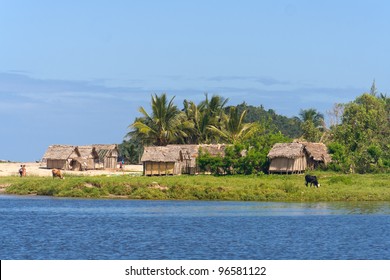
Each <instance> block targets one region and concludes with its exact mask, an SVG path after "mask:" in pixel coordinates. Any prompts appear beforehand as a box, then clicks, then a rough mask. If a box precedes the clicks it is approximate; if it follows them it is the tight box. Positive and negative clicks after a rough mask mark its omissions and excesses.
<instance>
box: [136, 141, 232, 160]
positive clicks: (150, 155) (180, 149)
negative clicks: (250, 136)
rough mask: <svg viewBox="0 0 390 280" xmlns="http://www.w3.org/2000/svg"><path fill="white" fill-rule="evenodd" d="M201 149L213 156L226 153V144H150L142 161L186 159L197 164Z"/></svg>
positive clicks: (145, 148)
mask: <svg viewBox="0 0 390 280" xmlns="http://www.w3.org/2000/svg"><path fill="white" fill-rule="evenodd" d="M199 149H202V151H204V152H207V153H209V154H210V155H212V156H217V155H220V156H224V155H225V145H220V144H218V145H217V144H215V145H214V144H210V145H205V144H202V145H167V146H149V147H144V153H143V155H142V158H141V161H142V162H146V161H153V162H176V161H179V160H181V161H182V160H186V161H191V162H192V165H195V161H196V158H197V157H198V156H199Z"/></svg>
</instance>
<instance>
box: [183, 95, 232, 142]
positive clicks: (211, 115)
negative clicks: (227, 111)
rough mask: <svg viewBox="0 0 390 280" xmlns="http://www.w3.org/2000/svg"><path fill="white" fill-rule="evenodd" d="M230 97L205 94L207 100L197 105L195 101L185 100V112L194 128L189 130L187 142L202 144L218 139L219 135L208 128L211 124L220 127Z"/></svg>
mask: <svg viewBox="0 0 390 280" xmlns="http://www.w3.org/2000/svg"><path fill="white" fill-rule="evenodd" d="M227 101H228V99H226V98H223V97H221V96H218V95H213V96H212V97H211V99H209V97H208V94H205V100H204V101H202V102H200V103H199V104H198V105H196V104H195V103H194V102H193V101H187V100H184V102H183V105H184V109H183V112H184V114H185V115H186V118H187V120H188V121H189V122H191V123H192V129H191V130H190V131H189V132H188V137H187V139H186V143H189V144H201V143H212V142H217V141H218V135H216V134H214V133H213V132H212V131H210V130H209V129H208V127H209V126H216V127H220V123H221V120H222V119H223V117H224V106H225V105H226V103H227Z"/></svg>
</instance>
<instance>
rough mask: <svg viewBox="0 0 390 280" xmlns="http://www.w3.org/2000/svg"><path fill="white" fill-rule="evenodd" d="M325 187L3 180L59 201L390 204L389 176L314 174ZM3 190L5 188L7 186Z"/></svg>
mask: <svg viewBox="0 0 390 280" xmlns="http://www.w3.org/2000/svg"><path fill="white" fill-rule="evenodd" d="M315 175H317V177H318V178H319V182H320V184H321V187H319V188H315V187H306V186H305V184H304V176H303V175H261V176H219V177H217V176H209V175H198V176H166V177H165V176H164V177H141V176H138V177H134V176H130V175H122V176H112V177H106V176H97V177H89V176H85V177H84V176H78V177H77V176H71V177H70V176H68V177H67V178H66V179H65V180H60V179H52V178H49V177H25V178H19V177H16V176H11V177H0V187H1V186H6V187H5V192H6V193H9V194H20V195H27V194H36V195H48V196H58V197H84V198H126V199H158V200H235V201H308V202H309V201H390V174H365V175H358V174H353V175H351V174H348V175H346V174H339V173H331V172H315ZM3 188H4V187H3Z"/></svg>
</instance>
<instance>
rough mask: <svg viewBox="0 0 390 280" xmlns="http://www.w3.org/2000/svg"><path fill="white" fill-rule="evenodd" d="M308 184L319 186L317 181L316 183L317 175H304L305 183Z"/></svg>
mask: <svg viewBox="0 0 390 280" xmlns="http://www.w3.org/2000/svg"><path fill="white" fill-rule="evenodd" d="M308 184H310V187H311V186H312V185H314V186H316V187H317V188H318V187H319V186H321V185H320V184H319V183H318V180H317V176H312V175H306V176H305V185H306V187H307V185H308Z"/></svg>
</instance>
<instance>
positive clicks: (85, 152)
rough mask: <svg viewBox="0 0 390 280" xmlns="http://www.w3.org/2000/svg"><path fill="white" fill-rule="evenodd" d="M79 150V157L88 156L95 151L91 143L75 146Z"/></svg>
mask: <svg viewBox="0 0 390 280" xmlns="http://www.w3.org/2000/svg"><path fill="white" fill-rule="evenodd" d="M77 148H78V150H79V152H80V157H81V158H90V157H91V156H93V155H94V154H95V153H96V150H95V147H93V146H91V145H87V146H77Z"/></svg>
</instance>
